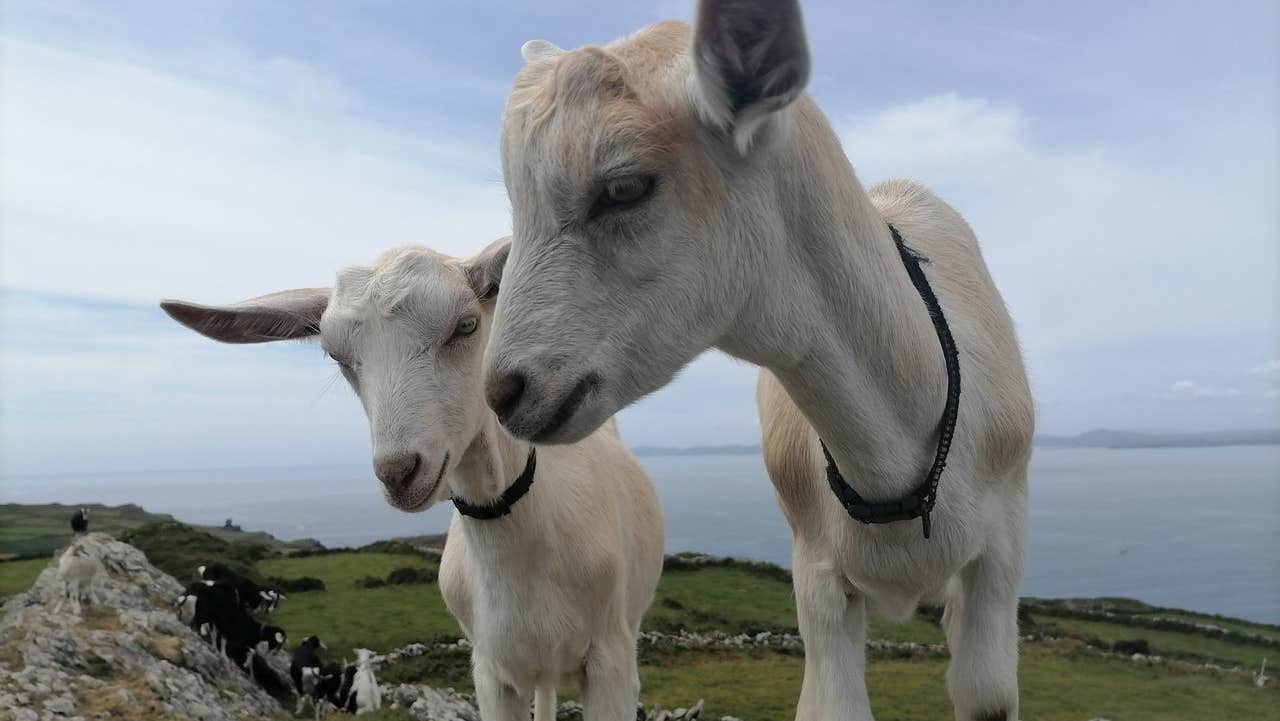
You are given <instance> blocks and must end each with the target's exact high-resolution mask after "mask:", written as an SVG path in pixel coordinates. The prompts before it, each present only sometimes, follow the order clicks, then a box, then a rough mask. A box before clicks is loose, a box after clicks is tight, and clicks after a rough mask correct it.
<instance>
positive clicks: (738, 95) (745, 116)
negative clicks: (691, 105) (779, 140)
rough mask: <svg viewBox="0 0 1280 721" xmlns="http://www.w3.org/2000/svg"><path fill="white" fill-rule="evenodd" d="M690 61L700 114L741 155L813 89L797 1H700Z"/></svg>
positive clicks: (806, 45) (806, 46)
mask: <svg viewBox="0 0 1280 721" xmlns="http://www.w3.org/2000/svg"><path fill="white" fill-rule="evenodd" d="M692 54H693V79H694V85H695V88H696V91H695V104H696V105H697V108H698V111H699V113H700V114H701V115H702V117H703V119H704V120H705V121H707V122H708V123H710V124H711V125H713V126H715V127H717V128H719V129H722V130H726V131H728V132H730V133H732V135H733V141H734V145H735V146H736V147H737V149H738V152H739V153H742V154H746V152H747V150H748V149H749V148H750V147H751V145H752V143H753V142H755V141H756V140H758V139H759V138H760V136H761V135H763V134H765V133H767V132H769V131H770V130H771V126H773V125H776V122H777V120H778V114H779V113H780V112H781V111H782V110H784V109H786V107H787V106H789V105H791V103H793V102H795V100H796V98H798V97H800V93H802V92H804V87H805V85H806V84H807V83H808V82H809V47H808V44H807V42H806V41H805V35H804V22H803V20H802V19H801V16H800V3H799V2H798V1H797V0H700V2H699V3H698V19H697V22H696V25H695V26H694V33H693V49H692Z"/></svg>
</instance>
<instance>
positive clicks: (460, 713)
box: [382, 684, 480, 721]
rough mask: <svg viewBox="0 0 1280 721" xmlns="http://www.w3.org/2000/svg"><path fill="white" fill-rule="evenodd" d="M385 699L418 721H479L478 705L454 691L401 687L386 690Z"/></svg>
mask: <svg viewBox="0 0 1280 721" xmlns="http://www.w3.org/2000/svg"><path fill="white" fill-rule="evenodd" d="M382 695H383V698H389V699H390V701H391V703H392V705H394V706H396V707H398V708H403V709H407V710H408V711H409V715H410V716H412V717H413V718H415V719H417V720H418V721H480V710H479V709H478V708H476V704H475V701H474V700H472V698H471V697H470V696H467V695H466V694H460V693H457V692H456V691H454V690H453V689H451V688H446V689H437V688H431V687H429V686H417V685H414V684H400V685H398V686H394V687H383V689H382Z"/></svg>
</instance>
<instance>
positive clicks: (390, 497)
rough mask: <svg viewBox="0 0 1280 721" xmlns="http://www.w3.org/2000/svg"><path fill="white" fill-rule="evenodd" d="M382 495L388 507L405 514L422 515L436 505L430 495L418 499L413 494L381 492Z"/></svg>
mask: <svg viewBox="0 0 1280 721" xmlns="http://www.w3.org/2000/svg"><path fill="white" fill-rule="evenodd" d="M382 495H383V496H384V497H385V498H386V499H387V504H388V505H390V506H391V507H392V508H394V509H396V510H397V511H404V512H405V513H422V512H423V511H425V510H427V509H428V508H430V507H432V506H434V505H435V504H436V501H435V499H434V498H432V496H431V495H426V496H421V497H419V496H418V495H417V494H415V493H413V492H409V493H404V494H393V493H390V492H383V494H382Z"/></svg>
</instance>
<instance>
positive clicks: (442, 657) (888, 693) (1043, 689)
mask: <svg viewBox="0 0 1280 721" xmlns="http://www.w3.org/2000/svg"><path fill="white" fill-rule="evenodd" d="M401 550H403V549H401ZM45 563H47V561H44V560H33V561H10V562H5V563H0V595H2V594H9V593H14V592H17V591H20V590H22V589H23V588H25V586H26V585H29V584H30V583H31V581H32V580H34V577H35V575H36V574H37V573H38V572H39V571H40V569H41V568H43V567H44V565H45ZM435 567H436V561H435V560H433V559H431V558H430V557H427V556H423V555H420V554H417V553H412V552H397V553H388V552H340V553H325V554H321V555H310V556H302V557H272V558H265V559H262V560H259V561H257V564H256V570H257V572H258V574H259V575H260V576H263V577H267V576H276V577H282V578H298V577H303V576H307V577H314V578H319V579H322V580H323V581H324V582H325V585H326V589H325V590H324V591H309V592H295V593H290V594H288V598H287V599H286V600H285V601H284V602H283V603H282V604H281V606H280V609H279V611H278V612H277V613H276V615H275V617H274V619H273V620H274V622H275V623H277V624H279V625H281V626H283V627H285V628H286V629H287V630H288V632H289V636H290V642H291V645H292V644H294V643H297V642H298V641H300V640H301V639H302V638H304V637H306V636H308V635H311V634H316V635H319V636H321V637H322V638H323V639H324V640H325V642H326V643H327V644H328V645H329V647H330V649H331V651H330V656H331V657H332V658H335V659H336V658H341V657H342V656H344V655H345V656H348V657H350V655H351V653H352V649H354V648H356V647H357V646H364V647H368V648H372V649H374V650H375V651H378V652H383V653H385V652H387V651H390V650H392V649H394V648H396V647H399V646H402V645H404V644H407V643H411V642H417V641H424V642H425V641H430V640H433V639H439V638H456V637H457V636H458V635H459V634H460V630H459V628H458V625H457V623H456V622H455V621H454V620H453V619H452V617H450V615H449V614H448V612H447V611H446V609H445V607H444V603H443V601H442V599H441V597H440V592H439V588H438V587H437V586H436V585H435V584H434V583H429V584H416V585H402V586H383V587H380V588H372V589H363V588H358V587H357V586H356V585H355V582H356V581H357V580H358V579H361V578H364V577H368V576H372V577H376V578H385V577H386V576H387V575H388V574H389V573H391V571H393V570H395V569H398V568H426V569H434V568H435ZM1067 603H1068V602H1059V601H1047V600H1041V599H1035V600H1031V601H1029V602H1028V609H1029V611H1030V613H1029V618H1027V619H1024V621H1026V622H1029V627H1030V629H1031V630H1032V631H1034V632H1037V633H1039V634H1043V635H1046V636H1051V637H1054V638H1053V639H1052V640H1045V641H1028V642H1024V643H1023V646H1022V661H1021V667H1020V668H1021V671H1020V673H1021V675H1020V679H1021V694H1022V704H1023V707H1022V718H1023V719H1027V720H1028V721H1030V720H1031V719H1037V720H1043V721H1057V720H1061V721H1085V720H1086V719H1091V718H1095V717H1104V718H1107V719H1111V720H1112V721H1179V720H1183V719H1185V720H1187V721H1202V720H1216V719H1223V720H1224V721H1235V720H1236V719H1260V720H1267V719H1276V720H1278V721H1280V684H1276V683H1272V684H1270V685H1268V687H1266V688H1262V689H1259V688H1255V687H1254V686H1253V684H1252V683H1251V679H1250V676H1249V674H1248V673H1245V672H1239V671H1222V672H1215V671H1212V670H1193V669H1192V668H1191V667H1190V665H1188V664H1180V663H1173V664H1148V663H1137V662H1134V661H1131V660H1129V659H1128V658H1126V657H1124V656H1119V655H1112V654H1108V653H1106V652H1105V647H1106V646H1107V644H1109V643H1112V642H1115V641H1131V640H1135V639H1145V640H1146V641H1147V643H1148V644H1150V647H1151V652H1152V653H1153V654H1159V655H1168V656H1174V657H1178V658H1184V659H1187V660H1190V661H1202V662H1212V663H1216V664H1219V665H1222V666H1224V667H1233V666H1242V667H1244V668H1245V669H1248V670H1250V671H1251V670H1255V669H1256V668H1257V665H1258V664H1259V663H1260V662H1261V659H1262V658H1263V657H1269V658H1272V659H1275V665H1280V628H1277V627H1275V626H1268V625H1265V624H1253V623H1249V622H1246V621H1236V620H1232V619H1221V618H1215V617H1210V616H1202V615H1199V614H1195V613H1191V612H1187V611H1176V610H1172V609H1152V608H1151V607H1148V606H1145V605H1142V604H1139V603H1137V602H1130V601H1118V600H1117V601H1114V602H1113V601H1111V600H1108V601H1106V602H1105V603H1104V602H1097V601H1081V602H1080V603H1079V604H1076V602H1070V603H1071V604H1075V605H1071V606H1069V607H1068V606H1067V605H1066V604H1067ZM1103 608H1105V609H1106V610H1107V611H1108V612H1110V613H1115V614H1118V617H1117V618H1106V617H1103V616H1100V615H1099V616H1095V617H1089V618H1084V619H1077V618H1072V617H1067V616H1064V615H1062V613H1061V611H1062V609H1068V610H1070V611H1071V612H1073V613H1080V612H1082V610H1086V611H1087V610H1089V609H1095V610H1096V609H1103ZM1037 609H1039V610H1037ZM1055 614H1057V615H1055ZM1127 618H1134V619H1147V620H1148V621H1149V620H1151V619H1173V620H1175V621H1178V622H1183V623H1191V624H1209V625H1213V626H1217V627H1220V628H1227V629H1230V630H1233V631H1237V632H1241V633H1248V634H1252V635H1256V636H1261V637H1263V638H1264V641H1262V642H1261V643H1256V642H1251V643H1236V642H1232V641H1229V640H1222V639H1218V638H1211V637H1210V636H1209V635H1206V634H1205V633H1197V632H1190V631H1188V632H1180V631H1171V630H1151V629H1146V628H1141V627H1139V626H1135V625H1132V624H1129V623H1127V622H1126V619H1127ZM795 626H796V620H795V603H794V599H793V597H792V594H791V588H790V584H789V583H788V582H787V580H786V579H785V577H784V576H782V575H781V574H779V573H776V572H761V571H760V570H759V569H757V568H752V567H749V566H737V565H726V566H715V567H707V568H700V569H697V570H685V569H680V570H669V571H668V572H666V573H665V574H664V576H663V578H662V581H661V584H660V586H659V589H658V593H657V596H656V598H655V601H654V605H653V607H652V609H651V611H650V613H649V614H648V616H647V617H646V620H645V628H646V629H650V630H661V631H668V632H670V631H674V630H678V629H682V628H683V629H689V630H692V631H704V632H705V631H725V632H729V633H739V632H755V631H759V630H792V631H793V630H794V629H795ZM870 638H872V639H875V640H889V641H899V642H903V641H911V642H917V643H941V642H943V640H944V639H943V635H942V632H941V630H940V629H939V628H938V626H937V624H936V622H933V621H930V620H926V619H924V618H917V619H914V620H912V621H910V622H908V623H905V624H894V623H888V622H885V621H882V620H879V619H874V618H873V620H872V625H871V631H870ZM1271 644H1274V645H1271ZM640 660H641V680H642V683H643V692H642V700H643V701H644V702H645V703H647V704H662V705H663V706H665V707H667V708H673V707H677V706H685V705H688V704H691V703H693V702H696V701H697V700H698V699H705V701H706V712H705V714H706V716H707V717H708V718H719V717H720V716H721V715H733V716H737V717H738V718H740V719H743V721H774V720H776V719H788V718H791V717H792V716H793V714H794V709H795V703H796V698H797V696H798V694H799V691H800V682H801V679H802V677H803V673H804V667H803V664H804V660H803V657H802V656H801V655H800V654H799V653H797V652H784V651H774V650H767V649H744V650H714V651H706V650H692V651H691V650H677V649H669V648H653V647H642V648H641V652H640ZM947 663H948V662H947V659H946V658H945V657H943V656H941V655H938V654H923V655H918V656H911V657H898V656H895V655H894V654H883V653H872V654H871V657H870V659H869V661H868V685H869V689H870V693H871V698H872V703H873V705H874V707H875V709H876V718H878V719H880V720H881V721H894V720H899V719H900V720H903V721H905V720H907V719H912V720H924V721H928V720H932V719H937V720H938V721H944V720H946V719H951V718H952V712H951V709H950V705H949V703H948V701H947V695H946V683H945V669H946V665H947ZM381 680H382V681H383V682H384V683H398V682H408V683H424V684H428V685H434V686H452V687H454V688H457V689H458V690H460V691H470V689H471V682H470V669H469V659H468V657H467V654H466V653H465V652H444V651H439V652H432V653H429V654H428V655H426V656H424V657H420V658H416V659H410V660H407V661H403V662H401V663H399V664H397V665H395V666H393V667H391V668H388V669H386V670H385V671H384V672H383V673H382V674H381ZM562 696H563V697H564V698H573V697H575V696H576V689H574V687H573V686H572V684H571V683H567V684H566V685H565V686H564V687H563V688H562ZM362 718H366V719H370V721H377V720H378V719H397V720H403V719H407V718H408V716H407V715H406V714H404V713H403V712H401V711H396V710H389V709H387V710H383V711H382V712H379V713H378V714H375V715H367V716H364V717H362Z"/></svg>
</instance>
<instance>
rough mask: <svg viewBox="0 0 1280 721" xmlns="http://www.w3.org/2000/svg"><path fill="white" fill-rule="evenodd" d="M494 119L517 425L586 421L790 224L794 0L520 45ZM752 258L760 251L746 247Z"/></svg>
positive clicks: (710, 335)
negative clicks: (507, 215)
mask: <svg viewBox="0 0 1280 721" xmlns="http://www.w3.org/2000/svg"><path fill="white" fill-rule="evenodd" d="M523 53H524V55H525V59H526V65H525V67H524V68H523V69H522V70H521V71H520V73H519V75H518V76H517V77H516V80H515V84H514V86H513V88H512V91H511V94H510V97H509V98H508V102H507V109H506V115H505V118H504V122H503V130H502V161H503V177H504V180H505V183H506V186H507V193H508V195H509V197H510V199H511V205H512V212H513V217H512V222H513V228H514V240H513V243H512V246H511V261H510V263H509V264H508V266H507V269H506V274H505V276H506V282H505V283H504V285H503V293H502V297H501V298H500V299H499V301H498V310H497V316H496V319H495V326H494V338H493V344H492V346H491V347H490V349H489V354H488V360H487V363H486V379H487V380H486V383H487V393H488V399H489V403H490V405H491V406H492V407H493V409H494V410H495V411H496V412H497V413H498V416H499V418H500V419H501V420H502V422H503V424H504V425H505V426H506V427H507V429H508V430H509V431H511V432H512V433H513V434H514V435H516V436H519V437H521V438H525V439H528V440H534V441H540V442H548V443H558V442H573V441H576V440H579V439H581V438H583V437H584V436H586V435H588V434H589V433H591V432H592V431H594V430H595V429H596V428H597V427H599V426H600V424H602V423H603V422H604V421H605V420H606V419H608V418H609V417H610V416H612V415H613V414H614V413H615V412H616V411H618V410H619V409H621V408H622V407H624V406H626V405H628V404H630V403H632V402H634V401H635V400H636V399H638V398H639V397H641V396H643V395H645V394H647V393H650V392H652V391H654V390H657V389H658V388H660V387H662V386H663V385H665V384H666V383H668V382H670V380H671V379H672V378H673V377H674V375H675V374H676V373H677V372H678V371H679V370H680V369H681V368H682V367H683V366H684V365H685V364H687V363H688V362H690V361H691V360H693V359H694V358H695V357H696V356H697V355H698V354H700V353H702V352H703V351H705V350H707V349H708V348H710V347H712V346H713V345H715V344H716V343H717V341H719V340H720V339H721V338H722V337H724V335H725V334H726V332H727V331H728V329H729V327H730V325H731V323H732V322H733V320H734V319H735V318H737V317H739V316H740V315H741V314H742V313H743V312H744V308H745V306H746V304H747V302H748V301H749V300H750V297H751V285H752V282H751V280H750V278H751V277H752V275H751V273H750V272H749V269H751V268H755V267H757V265H758V259H759V257H760V253H759V244H760V243H763V242H767V241H768V240H772V238H773V237H776V233H778V232H781V229H782V223H781V213H780V211H779V204H778V200H777V197H778V195H780V194H782V193H785V192H787V188H788V187H792V186H791V185H790V184H791V183H792V182H794V178H778V177H775V175H776V174H777V171H776V169H775V168H774V166H775V165H776V164H774V163H771V162H770V159H771V158H772V157H775V156H776V155H777V153H776V152H775V151H777V150H778V148H779V147H780V146H781V145H782V144H783V140H784V138H785V137H786V128H787V125H788V117H789V115H790V114H791V113H790V110H789V108H790V106H791V105H792V103H793V102H794V101H795V100H796V99H797V98H798V97H799V96H800V95H801V93H802V91H803V89H804V86H805V83H806V81H807V79H808V72H809V62H808V51H807V48H806V44H805V38H804V31H803V27H802V23H801V19H800V10H799V6H798V4H797V3H796V2H795V1H794V0H703V2H702V3H701V4H700V8H699V14H698V21H697V27H696V28H695V29H694V31H693V33H692V40H691V39H690V31H689V28H688V27H687V26H685V25H682V24H678V23H665V24H661V25H655V26H652V27H649V28H646V29H644V30H642V31H640V32H639V33H636V34H635V35H632V36H630V37H628V38H625V39H623V40H620V41H617V42H615V43H612V44H610V45H607V46H604V47H595V46H590V47H584V48H580V49H577V50H573V51H560V50H558V49H557V48H555V47H554V46H552V45H551V44H550V43H546V42H544V41H533V42H530V43H527V44H526V45H525V47H524V49H523ZM753 264H754V265H753Z"/></svg>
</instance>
